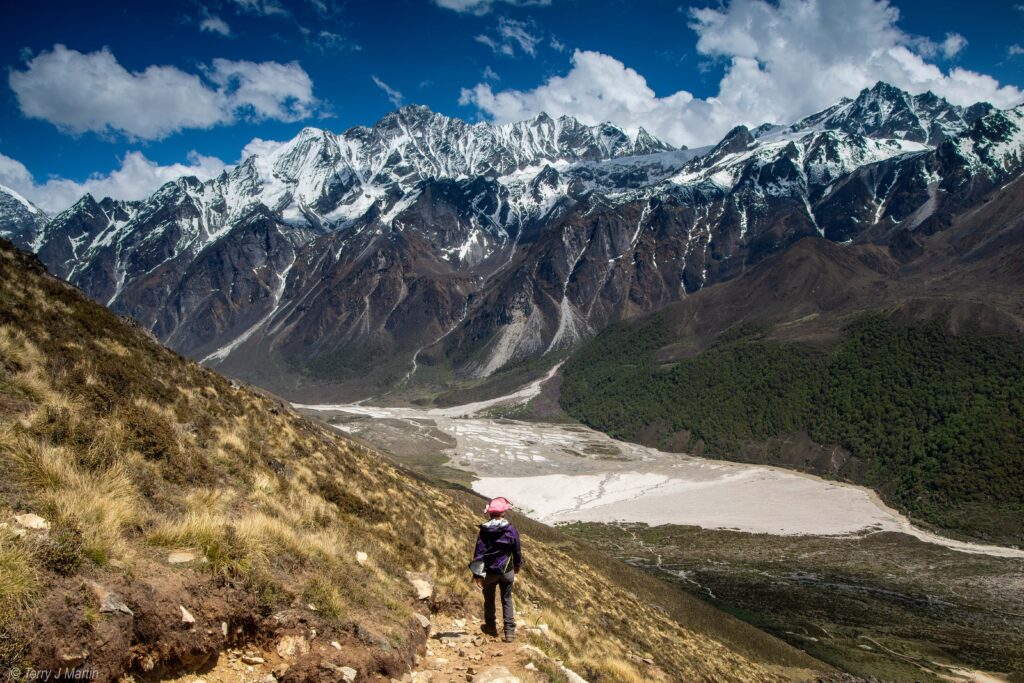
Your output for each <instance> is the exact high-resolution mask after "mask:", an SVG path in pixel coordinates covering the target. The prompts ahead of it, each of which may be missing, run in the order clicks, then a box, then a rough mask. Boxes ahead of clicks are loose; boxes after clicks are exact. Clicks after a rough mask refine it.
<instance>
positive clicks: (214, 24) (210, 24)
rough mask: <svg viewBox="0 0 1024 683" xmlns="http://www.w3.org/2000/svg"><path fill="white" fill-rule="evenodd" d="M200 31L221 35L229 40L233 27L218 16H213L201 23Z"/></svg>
mask: <svg viewBox="0 0 1024 683" xmlns="http://www.w3.org/2000/svg"><path fill="white" fill-rule="evenodd" d="M199 30H200V31H206V32H209V33H219V34H221V35H222V36H225V37H227V38H230V37H231V27H230V26H228V22H226V21H224V20H223V19H221V18H220V17H218V16H216V15H211V16H208V17H206V18H205V19H203V20H202V21H200V22H199Z"/></svg>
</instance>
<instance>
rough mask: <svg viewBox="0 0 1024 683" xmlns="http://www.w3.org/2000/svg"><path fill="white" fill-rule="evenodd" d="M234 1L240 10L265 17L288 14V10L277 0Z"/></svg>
mask: <svg viewBox="0 0 1024 683" xmlns="http://www.w3.org/2000/svg"><path fill="white" fill-rule="evenodd" d="M234 3H235V5H236V6H238V8H239V9H240V10H242V11H243V12H248V13H250V14H256V15H259V16H263V17H270V16H274V15H277V16H288V10H287V9H285V8H284V7H283V6H282V5H281V3H280V2H278V1H277V0H234Z"/></svg>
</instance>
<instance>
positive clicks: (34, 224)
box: [0, 185, 49, 249]
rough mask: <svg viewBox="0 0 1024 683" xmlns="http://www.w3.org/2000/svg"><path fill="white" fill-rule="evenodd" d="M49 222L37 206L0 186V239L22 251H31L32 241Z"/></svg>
mask: <svg viewBox="0 0 1024 683" xmlns="http://www.w3.org/2000/svg"><path fill="white" fill-rule="evenodd" d="M48 220H49V216H47V215H46V213H44V212H43V210H42V209H40V208H39V207H38V206H36V205H35V204H33V203H32V202H30V201H29V200H27V199H25V198H24V197H23V196H21V195H20V194H18V193H17V192H15V191H14V190H12V189H11V188H9V187H6V186H4V185H0V237H3V238H5V239H9V240H11V241H12V242H14V244H16V245H17V246H18V247H21V248H22V249H32V248H34V247H35V246H36V245H35V244H34V243H33V241H34V240H35V239H36V237H37V236H38V235H39V234H40V232H41V231H42V229H43V227H44V226H45V225H46V223H47V221H48Z"/></svg>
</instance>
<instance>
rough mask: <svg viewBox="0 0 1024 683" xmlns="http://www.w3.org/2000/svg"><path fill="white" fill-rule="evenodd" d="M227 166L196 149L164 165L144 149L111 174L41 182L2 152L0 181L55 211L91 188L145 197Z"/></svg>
mask: <svg viewBox="0 0 1024 683" xmlns="http://www.w3.org/2000/svg"><path fill="white" fill-rule="evenodd" d="M253 142H256V141H253ZM250 144H252V143H250ZM247 149H248V147H247ZM225 168H227V165H226V164H225V163H224V162H223V161H221V160H220V159H218V158H216V157H210V156H203V155H202V154H198V153H197V152H194V151H193V152H189V155H188V163H184V164H182V163H177V164H170V165H168V166H161V165H160V164H158V163H156V162H155V161H151V160H150V159H147V158H146V157H145V155H143V154H142V152H137V151H133V152H128V153H127V154H126V155H125V156H124V158H123V159H121V166H120V167H119V168H116V169H114V170H113V171H111V172H110V173H107V174H100V173H96V174H93V175H91V176H89V178H87V179H86V180H85V181H83V182H77V181H74V180H69V179H67V178H58V177H52V178H49V179H47V180H46V181H45V182H42V183H37V182H36V181H35V179H34V178H33V177H32V174H31V173H29V171H28V169H27V168H25V165H24V164H22V163H21V162H20V161H18V160H16V159H12V158H10V157H8V156H5V155H3V154H0V185H6V186H8V187H10V188H11V189H12V190H15V191H16V192H18V193H20V194H22V195H24V196H25V197H27V198H28V199H29V200H31V201H32V202H33V203H34V204H36V205H37V206H39V207H40V208H41V209H43V210H44V211H46V212H48V213H50V214H55V213H58V212H60V211H63V210H64V209H66V208H68V207H69V206H71V205H72V204H74V203H75V202H76V201H78V200H79V199H80V198H81V197H82V195H84V194H85V193H87V192H88V193H91V194H92V195H93V196H94V197H95V198H96V199H102V198H103V197H115V198H117V199H145V198H146V197H148V196H149V195H151V194H152V193H153V192H154V191H155V190H157V189H158V188H159V187H160V186H161V185H163V184H164V183H167V182H169V181H171V180H174V179H176V178H180V177H181V176H185V175H192V176H196V177H197V178H199V179H200V180H209V179H210V178H213V177H215V176H217V175H218V174H220V173H221V172H222V171H223V170H224V169H225Z"/></svg>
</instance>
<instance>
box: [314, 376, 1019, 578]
mask: <svg viewBox="0 0 1024 683" xmlns="http://www.w3.org/2000/svg"><path fill="white" fill-rule="evenodd" d="M556 371H557V366H556V367H555V368H553V369H552V370H551V372H549V373H548V375H546V376H545V377H543V378H540V379H538V380H536V381H535V382H532V383H530V384H529V385H527V386H526V387H524V388H522V389H520V390H518V391H516V392H514V393H512V394H509V395H507V396H503V397H500V398H496V399H491V400H488V401H480V402H477V403H472V404H467V405H463V406H454V407H448V408H431V409H423V408H414V407H386V406H371V405H365V404H363V403H356V404H334V405H331V404H321V405H296V408H298V409H300V410H302V411H304V412H306V413H307V414H312V415H315V416H317V417H319V418H320V419H326V420H327V421H328V422H331V423H332V424H334V425H335V426H336V427H337V428H338V429H340V430H342V431H343V432H345V433H347V434H350V435H353V436H358V437H360V438H362V439H364V440H366V441H368V442H370V443H372V444H373V445H375V446H378V447H381V448H384V449H385V450H387V451H389V452H391V453H393V454H394V455H395V456H396V457H398V458H399V459H406V460H407V461H409V460H411V461H413V464H422V461H423V459H424V458H433V459H434V462H435V463H443V464H444V466H445V473H444V476H446V478H449V479H455V480H457V481H460V483H468V484H470V485H471V486H472V488H473V489H474V490H475V491H477V492H478V493H481V494H483V495H486V496H497V495H503V496H506V497H508V498H510V499H511V500H513V501H514V502H515V503H516V505H517V506H518V507H519V508H520V509H521V510H523V511H524V512H526V513H527V514H529V515H531V516H532V517H534V518H536V519H538V520H540V521H543V522H547V523H560V522H571V521H584V522H639V523H645V524H652V525H658V524H682V525H694V526H699V527H702V528H705V529H733V530H738V531H745V532H750V533H767V534H781V535H790V534H813V535H845V534H860V533H864V532H880V531H896V532H900V533H904V534H908V535H910V536H914V537H915V538H918V539H920V540H922V541H926V542H929V543H935V544H938V545H942V546H945V547H947V548H951V549H954V550H959V551H962V552H967V553H982V554H988V555H993V556H998V557H1014V558H1022V559H1024V550H1021V549H1018V548H1011V547H1003V546H995V545H984V544H977V543H969V542H964V541H958V540H954V539H950V538H945V537H943V536H940V535H937V534H934V533H931V532H929V531H927V530H924V529H921V528H918V527H916V526H914V525H913V524H911V522H910V521H909V520H908V519H907V518H906V517H905V516H904V515H902V514H900V513H899V512H897V511H896V510H894V509H892V508H890V507H888V506H886V505H885V504H884V503H883V502H882V501H881V500H880V499H879V497H878V496H877V495H876V494H875V493H874V492H873V491H871V490H870V489H867V488H865V487H861V486H855V485H852V484H847V483H842V482H836V481H829V480H826V479H822V478H820V477H816V476H813V475H808V474H803V473H799V472H794V471H792V470H786V469H781V468H776V467H769V466H763V465H749V464H744V463H735V462H728V461H722V460H710V459H707V458H698V457H692V456H687V455H682V454H679V453H668V452H665V451H659V450H657V449H654V448H648V447H646V446H641V445H638V444H633V443H629V442H624V441H617V440H615V439H612V438H610V437H608V436H607V435H605V434H602V433H601V432H597V431H595V430H592V429H589V428H587V427H584V426H582V425H578V424H555V423H538V422H521V421H516V420H509V419H504V418H501V417H488V416H487V415H488V414H494V413H495V412H498V413H500V410H499V409H500V408H502V407H507V406H509V405H517V404H522V403H524V402H526V401H528V400H529V399H531V398H532V397H534V396H536V395H537V394H539V393H540V390H541V386H542V384H543V383H544V382H545V381H546V380H548V379H550V377H551V376H552V375H553V374H554V373H555V372H556ZM446 459H447V461H446V462H445V460H446Z"/></svg>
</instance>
